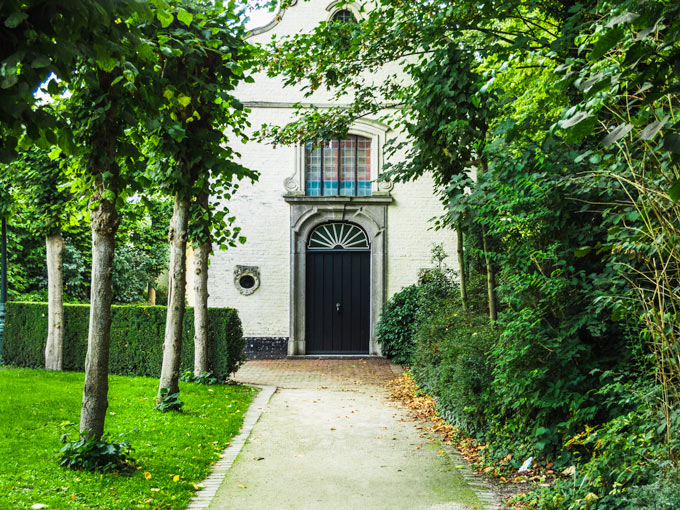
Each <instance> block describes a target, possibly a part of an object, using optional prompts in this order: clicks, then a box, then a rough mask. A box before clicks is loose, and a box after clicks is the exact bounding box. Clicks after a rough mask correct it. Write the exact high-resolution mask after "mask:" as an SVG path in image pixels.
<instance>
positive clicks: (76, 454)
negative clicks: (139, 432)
mask: <svg viewBox="0 0 680 510" xmlns="http://www.w3.org/2000/svg"><path fill="white" fill-rule="evenodd" d="M69 426H74V424H72V423H70V424H69ZM73 435H74V436H76V437H77V438H78V439H75V440H73V438H72V437H71V434H69V433H65V434H63V435H62V436H61V442H62V443H65V444H64V447H63V448H62V449H61V450H59V452H58V453H57V454H56V457H57V461H58V462H59V465H60V466H63V467H66V468H69V469H84V470H86V471H100V472H102V473H112V472H114V471H115V472H118V471H123V472H125V471H128V472H130V471H133V470H134V468H135V460H134V459H133V458H132V457H131V454H132V447H131V446H130V441H129V440H127V439H125V440H123V439H121V440H120V441H115V440H112V438H111V435H109V434H104V435H103V436H102V437H101V438H100V439H99V438H97V437H96V436H94V435H91V436H89V437H83V436H80V434H79V433H78V432H77V431H76V432H75V433H74V434H73ZM120 436H122V434H120V435H119V437H120Z"/></svg>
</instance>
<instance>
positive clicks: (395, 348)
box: [377, 285, 420, 364]
mask: <svg viewBox="0 0 680 510" xmlns="http://www.w3.org/2000/svg"><path fill="white" fill-rule="evenodd" d="M419 310H420V288H419V287H418V285H409V286H408V287H404V288H403V289H401V290H400V291H399V292H397V293H396V294H394V295H393V296H392V297H391V298H390V299H389V300H388V301H387V302H386V303H385V306H384V307H383V312H382V315H381V316H380V321H379V322H378V334H377V337H378V343H379V344H380V347H381V350H382V354H383V355H384V356H387V357H389V358H392V360H393V361H394V362H396V363H406V364H408V363H409V361H410V359H411V353H412V351H413V335H414V333H415V329H416V320H417V317H418V311H419Z"/></svg>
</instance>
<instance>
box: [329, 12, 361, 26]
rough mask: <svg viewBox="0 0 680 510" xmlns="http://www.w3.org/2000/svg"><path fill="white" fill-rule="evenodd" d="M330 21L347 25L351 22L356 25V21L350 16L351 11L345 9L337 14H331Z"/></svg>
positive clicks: (352, 15)
mask: <svg viewBox="0 0 680 510" xmlns="http://www.w3.org/2000/svg"><path fill="white" fill-rule="evenodd" d="M331 20H332V21H340V22H342V23H347V22H352V23H356V21H357V20H356V19H355V18H354V14H352V12H351V11H349V10H347V9H340V10H339V11H338V12H336V13H335V14H333V17H332V18H331Z"/></svg>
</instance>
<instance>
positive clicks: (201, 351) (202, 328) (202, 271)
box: [194, 193, 212, 377]
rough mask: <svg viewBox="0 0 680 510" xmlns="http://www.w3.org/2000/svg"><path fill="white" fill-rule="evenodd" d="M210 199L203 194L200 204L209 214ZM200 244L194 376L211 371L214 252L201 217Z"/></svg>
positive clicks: (196, 270)
mask: <svg viewBox="0 0 680 510" xmlns="http://www.w3.org/2000/svg"><path fill="white" fill-rule="evenodd" d="M209 201H210V197H209V196H208V194H207V193H201V194H200V195H199V197H198V204H199V205H200V206H201V209H202V211H201V212H202V213H203V214H207V213H208V209H209V207H210V202H209ZM200 223H201V228H200V230H201V232H200V236H201V237H200V239H199V241H200V242H199V244H198V246H197V247H196V250H195V251H194V375H195V376H196V377H198V376H199V375H201V374H204V373H205V372H208V371H209V367H208V257H209V256H210V251H211V250H212V243H211V242H210V225H209V223H208V222H207V221H206V220H205V219H203V215H201V220H200Z"/></svg>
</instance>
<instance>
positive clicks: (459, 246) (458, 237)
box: [456, 221, 470, 312]
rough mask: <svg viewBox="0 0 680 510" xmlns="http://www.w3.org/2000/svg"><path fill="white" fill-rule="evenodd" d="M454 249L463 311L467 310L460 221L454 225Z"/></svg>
mask: <svg viewBox="0 0 680 510" xmlns="http://www.w3.org/2000/svg"><path fill="white" fill-rule="evenodd" d="M456 249H457V251H458V277H459V280H460V302H461V303H462V306H463V311H464V312H467V311H468V310H469V308H470V307H469V305H468V297H467V276H466V275H465V255H464V253H463V226H462V225H461V222H460V221H459V222H458V225H456Z"/></svg>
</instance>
